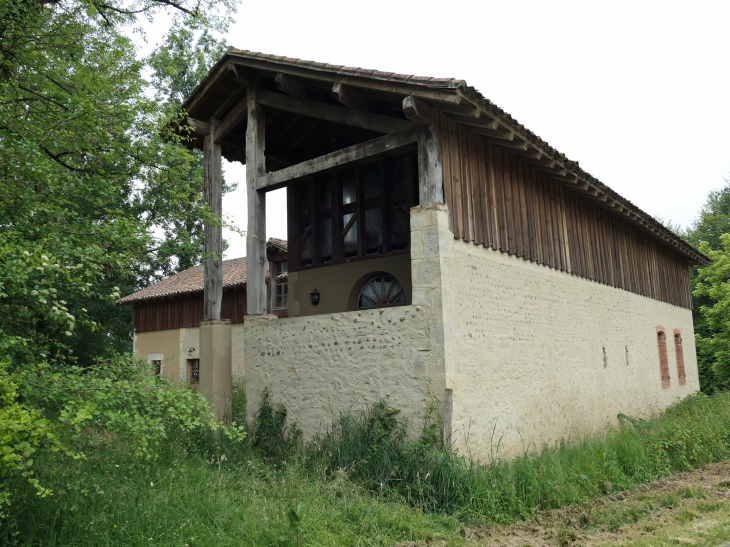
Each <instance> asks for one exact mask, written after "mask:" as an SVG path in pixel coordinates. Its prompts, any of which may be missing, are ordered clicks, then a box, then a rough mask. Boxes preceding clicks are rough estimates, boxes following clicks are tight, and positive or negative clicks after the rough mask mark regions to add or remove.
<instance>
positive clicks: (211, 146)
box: [203, 118, 223, 321]
mask: <svg viewBox="0 0 730 547" xmlns="http://www.w3.org/2000/svg"><path fill="white" fill-rule="evenodd" d="M218 123H219V122H218V120H216V119H215V118H211V119H210V121H209V122H208V129H209V130H208V134H207V135H205V137H204V138H203V162H204V164H203V179H204V188H203V197H204V200H205V203H206V205H207V206H208V208H209V211H210V218H208V219H206V221H205V226H204V234H205V240H204V244H203V250H204V253H205V263H204V266H203V280H204V281H203V319H204V320H206V321H208V320H217V319H220V318H221V302H222V300H223V266H222V264H221V262H222V260H223V246H222V237H223V227H222V225H221V218H222V212H223V189H222V187H221V145H220V144H216V143H215V133H216V129H217V128H218Z"/></svg>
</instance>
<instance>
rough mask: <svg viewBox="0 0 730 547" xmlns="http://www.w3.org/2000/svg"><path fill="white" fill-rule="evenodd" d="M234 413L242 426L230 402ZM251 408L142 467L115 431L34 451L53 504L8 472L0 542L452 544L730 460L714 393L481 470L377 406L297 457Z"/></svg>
mask: <svg viewBox="0 0 730 547" xmlns="http://www.w3.org/2000/svg"><path fill="white" fill-rule="evenodd" d="M236 403H237V404H236V407H235V410H234V414H235V415H236V416H240V415H241V414H242V413H243V412H244V411H245V410H244V408H243V405H244V403H243V401H242V398H241V397H239V398H238V399H237V402H236ZM262 403H263V404H261V405H260V408H259V411H258V418H257V420H256V421H255V423H254V427H253V429H252V431H250V434H249V436H248V438H247V439H246V440H245V441H243V442H241V441H240V440H236V439H228V438H227V437H220V436H216V435H211V434H207V433H200V431H202V430H197V431H198V432H197V433H193V434H192V435H191V434H187V435H182V434H176V433H174V431H173V430H172V429H171V430H169V435H167V437H166V438H165V440H164V441H162V440H160V441H159V445H158V456H157V457H144V455H141V456H140V455H135V454H133V453H132V451H130V450H129V445H128V444H127V443H126V442H125V441H124V437H122V436H121V435H116V434H114V433H102V432H100V431H97V432H96V433H95V434H94V435H92V436H91V437H90V438H89V442H88V445H87V449H86V458H85V459H82V460H70V461H69V460H68V459H62V458H59V457H57V456H55V455H53V454H50V453H47V454H45V455H44V456H43V458H42V459H41V460H40V461H38V462H37V467H36V470H37V477H38V478H39V479H40V480H41V481H43V484H44V485H45V486H48V487H50V488H52V490H53V494H52V495H50V496H47V497H45V498H41V497H38V496H37V495H36V493H35V491H34V489H33V488H32V487H31V486H30V485H29V484H28V483H27V481H25V480H23V477H22V476H21V475H20V473H16V474H11V475H10V476H9V484H8V486H9V487H10V490H11V492H13V496H12V499H11V502H12V505H11V507H10V510H9V516H8V517H7V518H6V519H5V520H4V521H3V522H2V525H1V528H0V542H5V543H6V544H9V545H74V546H84V545H107V544H108V545H142V544H144V545H150V544H156V545H181V546H182V545H185V544H187V545H196V544H197V545H281V544H284V545H286V544H290V545H296V544H299V545H386V544H393V543H396V542H401V541H415V542H428V541H433V540H444V541H446V542H447V543H449V542H452V541H453V542H455V543H456V542H459V541H463V539H464V535H463V534H464V533H466V532H465V531H468V530H470V529H473V528H475V527H484V526H487V527H491V526H494V525H498V524H505V523H511V522H517V521H520V520H524V519H529V518H532V517H534V516H535V515H536V514H538V513H539V512H542V511H545V510H548V509H551V508H556V507H561V506H571V505H572V506H577V505H580V504H581V503H585V502H586V501H588V500H591V499H593V498H598V497H601V496H605V495H606V494H607V491H610V492H613V493H616V492H619V491H621V490H624V489H628V488H632V487H635V486H637V485H639V484H641V483H644V482H647V481H652V480H656V479H658V478H661V477H665V476H668V475H671V474H674V473H677V472H680V471H684V470H690V469H694V468H697V467H699V466H702V465H704V464H707V463H710V462H713V461H720V460H724V459H728V458H730V404H728V403H730V394H728V393H716V394H714V395H713V396H707V395H704V394H698V395H695V396H692V397H690V398H689V399H687V400H685V401H683V402H681V403H679V404H677V405H675V406H673V407H672V408H670V409H669V410H667V411H666V412H665V413H663V414H662V415H660V416H657V417H654V418H652V419H647V420H645V421H642V420H636V419H628V418H627V419H626V420H625V423H624V425H623V426H622V427H620V428H617V429H608V430H607V431H606V432H605V433H604V434H602V435H597V436H593V437H588V438H585V439H582V440H576V441H573V442H567V443H564V444H563V445H561V446H557V447H550V448H546V449H544V450H543V451H542V452H540V453H538V454H532V455H525V456H524V457H522V458H518V459H516V460H513V461H511V462H507V461H494V462H491V463H490V464H486V465H484V464H478V463H476V462H471V461H469V460H467V459H466V458H463V457H460V456H458V455H456V454H453V453H452V452H450V451H448V450H446V449H444V447H442V446H440V445H439V443H438V442H437V441H436V437H435V436H434V435H431V434H430V432H431V431H433V428H430V427H425V428H424V434H423V435H422V436H421V438H420V439H419V440H418V441H416V442H412V441H408V440H407V439H406V438H405V436H404V433H403V432H404V424H403V423H402V421H400V420H399V419H398V414H397V411H395V410H393V409H389V408H388V407H386V406H385V405H382V404H381V405H375V406H374V407H372V408H371V409H369V410H368V411H367V412H364V413H360V414H355V415H342V416H340V417H339V418H338V419H337V420H336V422H335V424H334V426H333V428H332V430H331V431H330V432H329V433H328V434H327V435H326V436H324V437H323V438H321V439H319V441H318V443H317V444H316V445H311V446H308V447H306V448H302V447H301V446H299V445H298V443H297V437H296V434H295V431H296V430H294V431H292V430H285V429H284V428H283V427H282V426H283V424H284V422H285V409H282V408H274V407H272V406H271V405H270V404H269V402H268V399H266V398H265V399H264V401H263V402H262ZM302 503H303V505H301V504H302ZM642 511H643V510H639V509H637V511H634V513H636V515H638V517H641V515H640V513H642ZM630 514H633V513H630ZM632 518H633V517H632ZM630 522H631V519H627V520H626V521H625V522H622V524H625V523H630Z"/></svg>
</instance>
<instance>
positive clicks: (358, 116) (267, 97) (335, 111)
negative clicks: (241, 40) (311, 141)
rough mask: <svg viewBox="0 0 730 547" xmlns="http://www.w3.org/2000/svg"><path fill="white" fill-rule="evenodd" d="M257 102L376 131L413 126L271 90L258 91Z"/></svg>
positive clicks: (394, 131)
mask: <svg viewBox="0 0 730 547" xmlns="http://www.w3.org/2000/svg"><path fill="white" fill-rule="evenodd" d="M259 103H260V104H262V105H264V106H270V107H273V108H278V109H279V110H286V111H287V112H294V113H295V114H301V115H302V116H309V117H312V118H319V119H320V120H325V121H328V122H334V123H340V124H343V125H350V126H352V127H359V128H361V129H368V130H370V131H377V132H378V133H399V132H401V131H408V130H409V129H413V127H414V124H413V123H412V122H409V121H407V120H399V119H398V118H391V117H389V116H381V115H379V114H370V113H368V112H361V111H357V110H351V109H349V108H343V107H341V106H332V105H329V104H325V103H320V102H316V101H309V100H304V99H295V98H294V97H289V96H287V95H282V94H280V93H272V92H271V91H261V92H260V93H259Z"/></svg>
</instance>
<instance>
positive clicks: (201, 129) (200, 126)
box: [185, 116, 210, 137]
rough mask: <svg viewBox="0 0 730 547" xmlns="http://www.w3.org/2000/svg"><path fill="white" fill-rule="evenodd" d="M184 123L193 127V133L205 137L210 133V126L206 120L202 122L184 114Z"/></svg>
mask: <svg viewBox="0 0 730 547" xmlns="http://www.w3.org/2000/svg"><path fill="white" fill-rule="evenodd" d="M185 124H186V125H189V126H190V127H192V128H193V133H194V134H195V135H199V136H201V137H205V136H206V135H209V134H210V126H209V125H208V122H202V121H200V120H196V119H195V118H191V117H190V116H185Z"/></svg>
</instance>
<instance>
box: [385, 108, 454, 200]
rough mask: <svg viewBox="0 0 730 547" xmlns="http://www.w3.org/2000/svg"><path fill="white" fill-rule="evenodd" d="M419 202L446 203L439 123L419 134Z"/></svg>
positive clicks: (428, 126)
mask: <svg viewBox="0 0 730 547" xmlns="http://www.w3.org/2000/svg"><path fill="white" fill-rule="evenodd" d="M407 98H408V97H406V99H407ZM404 103H405V101H404ZM418 202H419V203H420V204H421V205H425V204H427V203H445V200H444V164H443V149H442V145H441V126H440V123H439V122H438V121H437V122H436V123H435V124H433V125H426V126H424V127H423V128H422V129H421V131H420V132H419V134H418ZM396 209H397V207H396Z"/></svg>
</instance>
